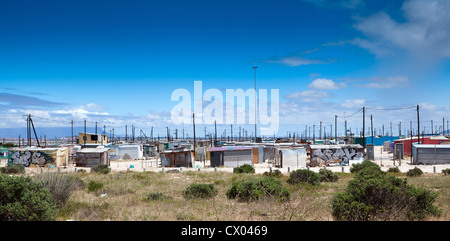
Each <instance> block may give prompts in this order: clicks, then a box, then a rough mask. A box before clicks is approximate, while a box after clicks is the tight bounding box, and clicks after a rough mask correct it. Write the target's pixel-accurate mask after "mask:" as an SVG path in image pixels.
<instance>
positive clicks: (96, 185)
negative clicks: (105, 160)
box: [88, 181, 103, 192]
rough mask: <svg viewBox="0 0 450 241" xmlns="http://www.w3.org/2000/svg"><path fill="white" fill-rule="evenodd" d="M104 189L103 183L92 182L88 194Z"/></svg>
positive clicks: (89, 184)
mask: <svg viewBox="0 0 450 241" xmlns="http://www.w3.org/2000/svg"><path fill="white" fill-rule="evenodd" d="M102 188H103V183H101V182H96V181H90V182H89V183H88V192H95V191H97V190H100V189H102Z"/></svg>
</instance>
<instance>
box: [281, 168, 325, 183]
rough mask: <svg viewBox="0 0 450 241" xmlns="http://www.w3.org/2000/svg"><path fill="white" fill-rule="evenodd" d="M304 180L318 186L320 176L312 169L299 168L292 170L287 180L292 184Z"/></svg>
mask: <svg viewBox="0 0 450 241" xmlns="http://www.w3.org/2000/svg"><path fill="white" fill-rule="evenodd" d="M302 182H305V183H309V184H312V185H315V186H318V185H319V184H320V176H319V174H317V173H315V172H313V171H311V170H306V169H299V170H295V171H293V172H291V174H290V176H289V179H288V180H287V183H289V184H292V185H295V184H299V183H302Z"/></svg>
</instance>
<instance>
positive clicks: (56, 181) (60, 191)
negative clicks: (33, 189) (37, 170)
mask: <svg viewBox="0 0 450 241" xmlns="http://www.w3.org/2000/svg"><path fill="white" fill-rule="evenodd" d="M34 180H35V181H39V182H41V183H42V184H43V185H44V187H45V188H47V189H48V190H49V191H50V194H52V196H53V199H54V200H55V201H57V202H58V204H59V205H60V206H62V205H63V204H64V203H65V202H66V201H67V200H68V199H69V198H70V196H71V195H72V192H73V191H75V190H77V189H80V188H83V187H84V183H83V181H82V180H81V179H80V178H79V177H77V176H73V175H67V174H59V173H46V174H41V175H38V176H36V177H35V178H34Z"/></svg>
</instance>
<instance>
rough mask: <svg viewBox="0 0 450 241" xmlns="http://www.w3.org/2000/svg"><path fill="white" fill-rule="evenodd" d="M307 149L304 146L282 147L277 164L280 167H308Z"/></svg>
mask: <svg viewBox="0 0 450 241" xmlns="http://www.w3.org/2000/svg"><path fill="white" fill-rule="evenodd" d="M306 160H307V155H306V149H305V148H304V147H295V148H280V149H279V150H278V158H276V163H275V165H276V166H277V167H280V168H288V167H289V168H292V169H299V168H302V167H306Z"/></svg>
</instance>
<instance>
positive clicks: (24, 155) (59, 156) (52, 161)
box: [8, 147, 69, 167]
mask: <svg viewBox="0 0 450 241" xmlns="http://www.w3.org/2000/svg"><path fill="white" fill-rule="evenodd" d="M68 162H69V149H68V148H67V147H56V148H41V147H22V148H11V149H9V152H8V163H17V164H22V165H24V166H25V167H29V166H30V165H37V166H50V165H53V166H66V165H68Z"/></svg>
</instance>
